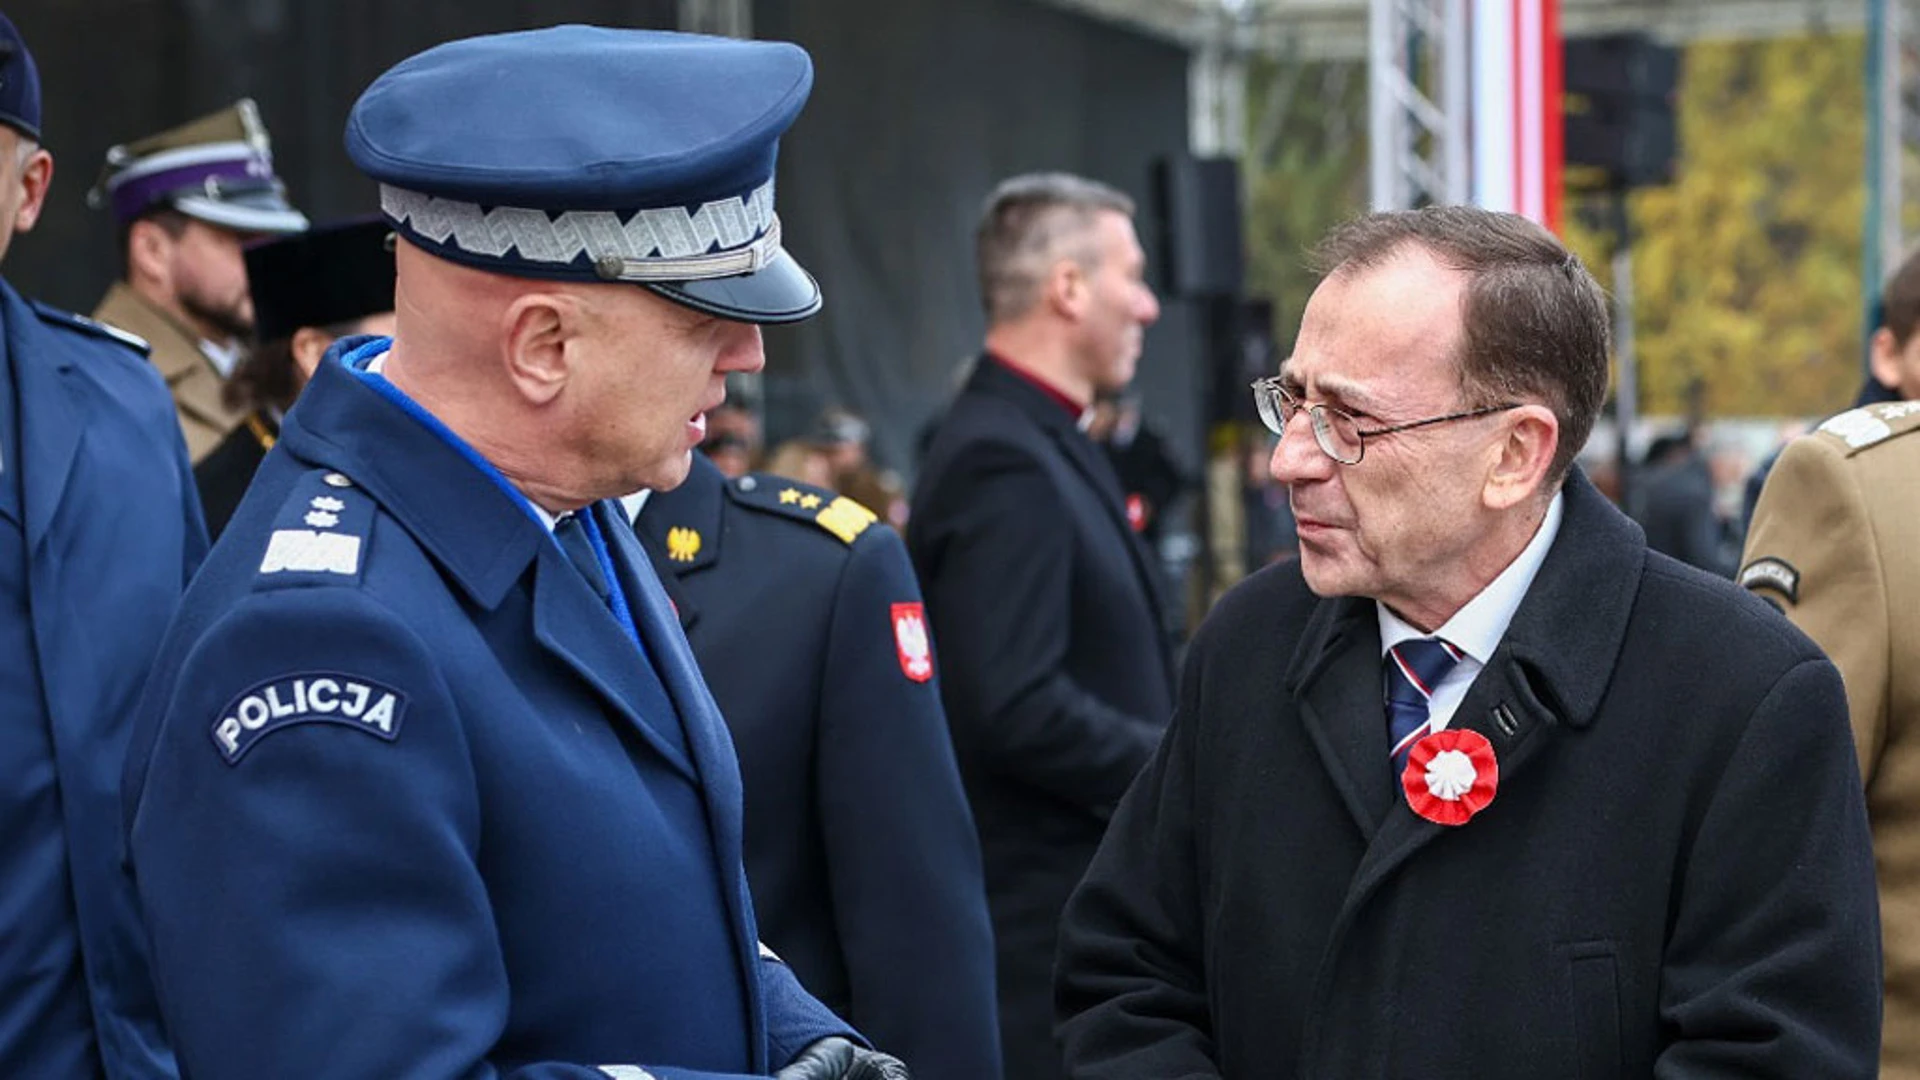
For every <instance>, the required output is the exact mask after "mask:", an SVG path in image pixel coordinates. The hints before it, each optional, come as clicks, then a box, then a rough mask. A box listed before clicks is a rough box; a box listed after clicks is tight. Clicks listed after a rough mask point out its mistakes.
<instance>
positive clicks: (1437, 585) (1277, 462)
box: [1270, 250, 1503, 621]
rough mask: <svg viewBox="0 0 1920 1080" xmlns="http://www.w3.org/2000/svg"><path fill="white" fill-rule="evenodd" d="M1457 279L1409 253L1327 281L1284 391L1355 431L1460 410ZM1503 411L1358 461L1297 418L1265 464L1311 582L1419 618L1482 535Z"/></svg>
mask: <svg viewBox="0 0 1920 1080" xmlns="http://www.w3.org/2000/svg"><path fill="white" fill-rule="evenodd" d="M1465 284H1466V279H1465V277H1464V276H1463V275H1461V274H1460V273H1459V272H1457V271H1453V270H1449V269H1447V268H1445V267H1442V266H1441V265H1439V264H1438V263H1436V262H1434V261H1433V259H1432V258H1431V257H1430V256H1428V255H1427V254H1425V253H1424V252H1420V251H1417V250H1415V251H1409V252H1407V253H1405V254H1403V255H1399V256H1396V257H1394V258H1392V259H1391V260H1390V261H1389V262H1387V263H1385V264H1384V265H1381V266H1379V267H1376V268H1373V269H1368V270H1358V271H1354V272H1353V273H1352V274H1351V275H1349V274H1347V273H1339V274H1335V275H1333V276H1331V277H1329V278H1327V279H1326V280H1325V281H1324V282H1322V283H1321V285H1320V287H1319V288H1318V289H1316V290H1314V293H1313V296H1312V298H1311V299H1309V300H1308V302H1307V309H1306V313H1305V315H1304V317H1303V319H1302V322H1301V325H1300V336H1299V338H1298V340H1297V343H1296V345H1295V348H1294V353H1293V355H1292V356H1291V357H1289V358H1288V359H1287V361H1286V362H1285V363H1284V364H1282V365H1281V368H1280V374H1281V377H1282V378H1283V380H1285V383H1286V385H1287V388H1288V390H1289V392H1291V393H1292V394H1293V395H1294V396H1295V397H1297V398H1300V399H1302V400H1304V401H1306V402H1308V403H1310V404H1324V405H1328V406H1332V407H1335V408H1339V409H1341V410H1344V411H1345V412H1347V413H1350V414H1352V415H1353V416H1354V417H1355V418H1356V419H1357V420H1358V421H1359V427H1360V428H1361V429H1363V430H1373V429H1375V428H1382V427H1388V426H1391V425H1394V424H1401V423H1408V422H1411V421H1414V420H1421V419H1425V418H1427V417H1432V416H1439V415H1443V414H1445V413H1450V412H1455V411H1458V410H1460V409H1462V408H1463V407H1464V406H1463V400H1464V399H1463V396H1462V394H1461V391H1460V387H1459V380H1458V376H1457V375H1456V373H1455V366H1454V363H1453V359H1452V356H1453V350H1454V348H1455V346H1456V344H1457V343H1458V342H1459V340H1460V336H1461V333H1462V330H1461V326H1460V312H1461V303H1462V300H1463V294H1464V289H1465ZM1499 415H1500V414H1495V415H1494V416H1489V417H1480V418H1475V419H1470V420H1462V421H1459V422H1457V423H1450V424H1440V425H1436V426H1433V427H1426V428H1416V429H1414V430H1411V431H1405V432H1400V433H1397V434H1394V435H1390V436H1380V437H1376V438H1371V439H1367V440H1366V441H1365V454H1364V456H1363V457H1362V459H1361V460H1360V462H1359V463H1357V464H1354V465H1340V464H1338V463H1336V462H1335V461H1334V460H1333V459H1332V458H1330V457H1328V456H1327V455H1326V454H1325V453H1323V452H1322V451H1321V449H1320V447H1319V445H1318V444H1317V443H1316V442H1315V441H1314V436H1313V431H1312V424H1311V421H1310V418H1309V415H1308V414H1307V413H1306V412H1305V411H1304V410H1303V411H1302V412H1300V413H1299V414H1297V415H1295V416H1294V417H1293V419H1292V420H1290V421H1289V422H1288V423H1287V427H1286V433H1285V434H1284V435H1283V436H1282V437H1281V439H1280V441H1279V444H1278V445H1277V446H1276V447H1275V448H1274V451H1273V456H1272V459H1271V462H1270V467H1271V470H1272V473H1273V477H1274V479H1276V480H1278V481H1280V482H1281V483H1283V484H1286V485H1287V487H1288V500H1289V502H1290V503H1291V505H1292V508H1293V513H1294V517H1295V520H1296V522H1297V523H1298V526H1299V536H1300V563H1301V569H1302V571H1303V572H1304V573H1305V575H1306V579H1307V584H1308V586H1309V587H1310V588H1312V589H1313V591H1314V592H1315V593H1317V594H1319V595H1321V596H1365V597H1371V598H1373V599H1376V600H1380V601H1382V602H1384V603H1386V604H1387V605H1388V606H1390V607H1392V608H1394V609H1395V610H1396V611H1398V612H1400V613H1401V614H1402V615H1403V616H1406V617H1408V618H1409V619H1415V621H1418V620H1417V619H1416V617H1415V615H1414V614H1413V613H1416V612H1420V611H1422V610H1423V609H1426V608H1428V607H1429V606H1431V604H1432V602H1433V601H1434V599H1435V597H1437V596H1446V595H1449V594H1451V593H1452V592H1454V591H1455V590H1454V586H1456V585H1457V583H1458V581H1459V580H1460V578H1461V575H1462V574H1463V573H1470V572H1471V571H1468V570H1465V569H1464V568H1465V567H1466V566H1468V565H1469V563H1470V560H1469V559H1467V558H1466V556H1467V555H1468V554H1470V553H1471V552H1473V551H1474V550H1475V548H1476V544H1477V542H1478V541H1480V539H1481V538H1482V537H1483V536H1484V535H1485V534H1486V532H1487V531H1488V528H1489V524H1488V521H1487V518H1486V512H1485V511H1484V509H1483V507H1482V505H1481V501H1480V496H1481V489H1482V484H1483V482H1484V477H1485V475H1486V468H1483V467H1481V466H1483V465H1485V466H1487V467H1490V465H1491V462H1492V461H1493V460H1494V459H1496V458H1497V457H1498V454H1499V443H1500V439H1501V436H1502V431H1503V429H1502V428H1501V425H1500V421H1499V419H1498V417H1499ZM1468 595H1471V593H1470V592H1469V593H1468Z"/></svg>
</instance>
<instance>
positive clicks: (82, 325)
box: [27, 300, 153, 356]
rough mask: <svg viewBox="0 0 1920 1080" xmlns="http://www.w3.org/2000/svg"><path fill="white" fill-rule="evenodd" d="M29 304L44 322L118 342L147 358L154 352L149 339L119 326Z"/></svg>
mask: <svg viewBox="0 0 1920 1080" xmlns="http://www.w3.org/2000/svg"><path fill="white" fill-rule="evenodd" d="M27 303H28V304H29V305H31V306H32V308H33V310H34V311H36V312H38V313H39V315H40V318H41V319H42V320H43V321H46V322H50V323H52V324H54V325H55V326H64V327H66V328H67V329H69V330H78V331H80V332H81V333H83V334H91V335H93V336H94V337H100V338H106V339H108V340H110V341H117V342H119V343H120V344H122V345H125V346H127V347H128V348H130V349H133V350H135V351H137V352H139V354H140V355H141V356H145V355H147V354H148V353H150V352H152V351H153V346H152V345H150V344H148V343H147V339H146V338H143V337H141V336H140V335H138V334H129V333H127V332H126V331H125V330H122V329H120V328H119V327H117V326H108V325H107V324H106V323H103V322H101V321H100V320H98V319H89V318H87V317H86V316H85V315H75V314H74V313H73V312H71V311H62V310H60V309H59V308H57V307H53V306H51V305H49V304H43V303H41V302H40V301H38V300H29V301H27Z"/></svg>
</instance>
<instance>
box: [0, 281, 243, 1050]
mask: <svg viewBox="0 0 1920 1080" xmlns="http://www.w3.org/2000/svg"><path fill="white" fill-rule="evenodd" d="M0 324H4V326H5V332H6V350H7V358H8V360H9V362H10V365H11V367H12V369H13V376H14V387H13V389H14V392H15V409H14V415H13V416H10V417H6V418H4V420H0V423H4V424H9V425H14V426H15V430H16V431H17V432H18V454H19V460H18V461H6V462H5V463H4V464H3V465H0V468H4V469H6V470H14V471H15V474H16V478H17V481H18V487H17V488H14V489H13V494H14V495H15V496H17V498H18V500H19V502H18V504H17V506H16V507H15V510H16V511H17V512H18V518H17V520H14V521H8V522H4V523H0V524H4V525H5V527H6V528H7V530H8V533H7V539H6V542H5V543H4V544H0V549H4V550H6V551H7V552H8V553H9V558H10V560H15V561H10V563H9V566H8V568H7V570H6V573H5V574H4V575H0V579H4V580H7V581H15V580H16V579H15V577H14V575H15V574H16V573H19V572H20V571H22V570H23V571H24V573H23V575H22V576H21V577H20V578H19V579H17V580H18V582H19V583H20V584H22V585H24V596H10V597H8V598H7V603H6V607H5V609H4V610H5V612H6V616H7V617H8V618H16V617H20V616H22V615H24V617H25V618H26V620H27V625H26V626H24V627H22V626H10V627H7V628H6V630H5V631H4V632H0V639H3V640H6V641H7V642H9V643H10V645H9V648H12V647H15V646H17V645H19V644H20V643H21V642H25V643H26V644H27V646H28V648H27V651H26V652H24V653H23V654H18V655H15V656H10V657H8V658H6V659H5V660H4V661H0V671H14V670H15V669H14V668H13V667H11V665H13V664H15V663H20V664H23V665H26V668H25V669H24V670H25V671H29V672H31V673H32V675H30V676H28V678H29V679H30V678H32V677H33V676H37V678H38V682H39V690H40V694H39V704H40V705H41V706H42V708H41V709H39V710H31V708H30V707H29V708H30V711H29V713H28V715H18V716H16V715H9V716H7V717H6V718H5V719H6V721H7V722H6V724H5V725H4V728H0V762H3V763H4V764H3V765H0V770H3V771H0V787H3V788H4V790H5V791H6V793H7V794H6V795H5V797H4V800H3V801H0V806H3V807H4V809H5V813H4V819H5V821H6V822H7V827H6V829H5V830H4V836H5V839H4V840H0V883H4V885H3V886H0V1075H6V1076H59V1077H80V1076H90V1075H99V1074H101V1073H104V1074H105V1075H107V1076H114V1077H121V1076H130V1077H131V1076H138V1077H148V1076H170V1075H172V1073H173V1064H172V1057H171V1055H170V1054H169V1053H168V1052H167V1049H166V1046H165V1043H164V1041H163V1039H162V1037H161V1035H160V1032H159V1029H158V1027H157V1024H156V1018H155V1016H154V1014H153V1011H152V1010H153V1007H152V999H151V993H150V990H149V988H148V980H147V975H146V970H145V959H144V955H143V949H142V946H141V941H140V933H139V923H138V919H137V916H136V915H135V913H134V907H133V898H132V893H131V890H130V888H129V887H128V882H127V881H126V879H125V877H124V876H123V874H122V871H121V861H122V854H123V846H122V841H121V833H120V801H119V789H120V785H119V780H120V766H121V761H122V758H123V756H124V753H125V749H126V745H127V737H128V732H129V731H130V730H131V727H132V724H131V717H132V715H133V711H134V707H135V705H136V703H137V701H138V698H139V694H140V687H141V684H142V683H144V682H145V681H146V677H147V669H148V667H149V665H150V664H151V663H152V660H153V657H154V653H155V652H156V650H157V649H158V648H159V646H160V639H161V636H162V634H163V633H164V632H165V630H166V625H167V620H168V619H169V618H170V617H171V616H172V615H173V613H174V609H175V607H176V606H177V605H178V603H179V601H180V594H181V592H182V590H184V589H185V588H186V583H187V579H188V578H189V577H191V576H192V573H193V570H194V568H195V567H196V566H198V565H199V562H200V559H201V558H202V557H203V556H204V555H205V554H206V532H205V529H204V528H203V527H202V525H201V523H200V506H199V502H198V500H197V499H196V498H195V495H194V489H193V480H192V477H191V475H190V474H189V472H188V469H187V456H186V446H185V444H184V443H183V442H182V440H181V437H180V428H179V425H178V424H177V423H176V422H175V420H174V416H173V405H172V402H171V400H170V399H169V398H168V397H167V390H166V386H165V385H164V384H163V383H162V382H161V381H160V377H159V375H158V374H156V373H155V372H154V370H153V367H152V365H150V364H149V363H147V360H146V357H145V356H144V355H143V353H142V351H141V350H140V349H139V348H137V347H136V346H135V345H130V344H129V343H128V339H125V338H124V336H123V335H118V334H116V333H113V332H110V331H107V330H106V329H104V328H102V327H100V326H98V325H97V324H93V323H91V322H89V321H85V320H81V319H79V318H78V317H77V316H73V315H68V314H66V313H65V312H59V311H55V310H54V309H52V308H48V307H44V306H41V305H39V304H35V303H32V302H30V301H27V300H23V299H22V298H21V297H20V295H19V294H18V293H16V292H15V291H14V290H13V288H12V287H11V286H9V285H7V284H6V283H5V282H0ZM4 370H5V369H4V368H3V367H0V372H4ZM14 479H15V478H9V479H8V483H9V484H12V483H14ZM22 555H24V560H18V557H19V556H22ZM11 689H13V690H16V691H21V690H25V688H24V687H21V686H18V685H16V686H15V687H13V688H11ZM28 696H30V692H29V695H28ZM0 700H3V699H0Z"/></svg>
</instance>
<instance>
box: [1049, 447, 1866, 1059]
mask: <svg viewBox="0 0 1920 1080" xmlns="http://www.w3.org/2000/svg"><path fill="white" fill-rule="evenodd" d="M1180 697H1181V701H1180V708H1179V711H1178V713H1177V715H1176V717H1175V719H1174V722H1173V727H1172V729H1171V731H1170V732H1169V734H1168V736H1167V739H1166V741H1165V743H1163V745H1162V746H1161V748H1160V749H1159V751H1158V752H1157V753H1156V755H1155V757H1154V760H1153V762H1152V764H1151V765H1149V766H1148V768H1147V770H1146V771H1145V772H1144V773H1143V774H1142V775H1141V778H1140V780H1139V782H1138V783H1137V784H1136V785H1135V787H1134V789H1133V790H1132V791H1131V792H1129V793H1128V795H1127V798H1126V801H1125V802H1124V803H1123V804H1122V806H1121V808H1120V810H1119V812H1118V813H1117V814H1116V815H1115V818H1114V822H1113V827H1112V830H1111V831H1110V832H1109V833H1108V836H1107V839H1106V841H1105V843H1104V844H1103V846H1102V848H1101V851H1100V854H1099V856H1098V857H1097V858H1096V859H1095V860H1094V863H1093V866H1092V868H1091V869H1090V870H1089V872H1088V875H1087V879H1086V882H1085V883H1084V884H1083V885H1081V887H1080V889H1079V890H1078V891H1077V892H1076V893H1075V895H1074V898H1073V902H1072V904H1071V905H1070V907H1069V908H1068V911H1067V918H1066V923H1065V926H1064V928H1063V930H1062V942H1061V954H1060V1007H1061V1015H1062V1026H1061V1031H1062V1035H1063V1039H1064V1043H1065V1047H1066V1052H1067V1057H1068V1061H1069V1065H1070V1068H1071V1071H1072V1074H1073V1075H1074V1076H1077V1077H1101V1078H1135V1077H1137V1078H1141V1080H1146V1078H1149V1077H1150V1078H1153V1080H1167V1078H1169V1077H1181V1078H1197V1077H1255V1076H1258V1077H1299V1078H1315V1080H1317V1078H1320V1077H1341V1078H1343V1080H1374V1078H1378V1080H1386V1078H1390V1077H1394V1078H1398V1077H1415V1076H1417V1077H1447V1078H1451V1077H1475V1078H1482V1080H1538V1078H1542V1077H1553V1078H1555V1080H1597V1078H1606V1080H1615V1078H1619V1077H1629V1076H1634V1077H1648V1076H1656V1075H1657V1076H1661V1077H1681V1076H1741V1077H1750V1078H1777V1080H1789V1078H1802V1077H1815V1076H1818V1077H1823V1078H1836V1080H1838V1078H1856V1077H1857V1078H1862V1080H1864V1078H1868V1077H1872V1076H1873V1075H1874V1074H1875V1070H1876V1068H1877V1065H1878V1060H1877V1047H1878V1036H1879V1020H1880V976H1879V932H1878V921H1877V907H1876V901H1875V891H1874V867H1873V854H1872V850H1871V848H1870V846H1869V840H1868V834H1867V821H1866V811H1865V807H1864V805H1863V799H1862V794H1861V788H1860V776H1859V771H1858V768H1857V766H1856V765H1855V762H1854V756H1853V748H1852V743H1851V738H1850V735H1849V733H1848V728H1847V714H1846V701H1845V697H1844V695H1843V693H1842V690H1841V686H1840V681H1839V678H1838V676H1837V674H1836V673H1835V671H1834V669H1833V667H1832V665H1831V664H1829V663H1828V662H1827V661H1826V659H1825V658H1824V657H1822V656H1821V654H1820V652H1819V650H1818V649H1817V648H1815V647H1814V645H1813V643H1812V642H1810V641H1808V640H1807V639H1806V638H1805V637H1804V636H1802V635H1801V634H1800V633H1799V632H1798V631H1796V630H1794V629H1793V628H1792V627H1791V626H1790V625H1788V624H1787V622H1786V621H1785V620H1784V619H1781V618H1780V617H1779V615H1778V614H1777V613H1776V612H1774V611H1772V610H1771V609H1769V608H1768V607H1767V606H1766V605H1765V604H1763V603H1760V602H1758V601H1756V600H1754V599H1753V598H1752V597H1749V596H1745V595H1742V594H1741V592H1740V591H1739V590H1738V589H1736V588H1735V587H1734V586H1733V585H1732V584H1731V583H1729V582H1726V581H1722V580H1717V579H1714V578H1712V577H1710V576H1708V575H1706V574H1703V573H1701V572H1699V571H1697V570H1694V569H1692V568H1689V567H1685V566H1682V565H1681V564H1679V563H1677V562H1674V561H1673V560H1671V559H1669V558H1666V557H1664V556H1661V555H1657V554H1651V553H1649V552H1648V551H1647V549H1646V545H1645V543H1644V541H1643V540H1642V537H1641V533H1640V530H1639V528H1638V527H1636V526H1635V525H1634V524H1633V523H1631V522H1630V521H1628V520H1626V519H1625V518H1624V517H1623V516H1622V515H1620V514H1619V513H1618V512H1617V511H1615V510H1614V509H1613V507H1612V506H1611V505H1610V504H1609V503H1607V502H1606V500H1605V499H1604V498H1603V497H1601V496H1600V495H1599V494H1598V493H1597V492H1596V491H1595V490H1594V489H1593V487H1592V486H1591V485H1590V484H1588V483H1587V482H1586V480H1585V479H1584V477H1581V476H1580V475H1578V474H1577V473H1576V474H1575V475H1574V476H1573V477H1572V478H1571V479H1570V480H1569V481H1568V484H1567V487H1566V508H1565V516H1564V518H1563V520H1562V523H1561V527H1560V532H1559V535H1558V537H1557V538H1556V540H1555V542H1554V544H1553V547H1552V548H1551V549H1550V551H1549V553H1548V555H1547V559H1546V562H1545V563H1544V564H1543V565H1542V567H1541V569H1540V572H1539V574H1538V576H1537V577H1536V578H1535V579H1534V582H1533V585H1532V587H1531V589H1530V590H1529V591H1528V593H1527V595H1526V598H1525V599H1524V600H1523V601H1522V603H1521V605H1520V608H1519V610H1518V611H1517V612H1516V613H1515V615H1514V618H1513V622H1512V624H1511V625H1510V626H1509V628H1508V630H1507V634H1506V636H1505V638H1504V639H1503V640H1502V641H1501V644H1500V646H1499V648H1498V649H1497V650H1496V652H1495V654H1494V656H1493V658H1492V660H1491V662H1490V663H1489V664H1488V666H1487V667H1486V668H1485V669H1484V670H1483V671H1481V672H1480V674H1479V676H1478V677H1477V678H1476V679H1475V680H1474V683H1473V685H1472V687H1471V689H1470V690H1469V691H1468V693H1467V696H1466V698H1465V699H1464V700H1463V701H1462V702H1461V705H1460V707H1459V710H1458V711H1457V712H1456V713H1455V714H1454V720H1453V724H1454V726H1455V727H1460V728H1466V729H1471V730H1473V731H1477V732H1479V733H1481V734H1482V735H1484V736H1485V737H1486V738H1487V739H1488V740H1489V741H1490V742H1491V744H1492V746H1493V749H1494V752H1495V754H1496V756H1497V759H1498V774H1499V780H1498V788H1497V790H1496V792H1495V794H1494V798H1493V801H1492V802H1491V803H1490V804H1489V805H1488V806H1487V807H1486V808H1485V809H1484V810H1483V811H1481V812H1480V813H1479V814H1478V816H1476V817H1473V818H1472V819H1470V820H1469V821H1467V822H1466V823H1465V824H1463V825H1460V826H1456V827H1448V826H1442V825H1437V824H1434V823H1432V822H1429V821H1427V820H1424V819H1422V818H1420V817H1418V816H1416V815H1415V813H1414V812H1413V810H1412V809H1410V807H1409V805H1408V802H1407V799H1406V796H1405V795H1404V793H1403V792H1402V791H1401V790H1399V789H1398V788H1397V786H1396V785H1395V784H1394V783H1393V782H1392V778H1391V777H1390V775H1389V773H1390V770H1389V769H1388V767H1387V765H1386V762H1387V741H1386V740H1387V736H1386V722H1385V718H1384V706H1383V704H1382V684H1381V667H1380V641H1379V631H1378V621H1377V618H1376V616H1375V612H1374V605H1373V602H1372V601H1370V600H1363V599H1354V598H1335V599H1320V598H1317V597H1315V596H1314V595H1313V594H1312V593H1311V592H1309V591H1308V589H1307V587H1306V584H1305V582H1304V581H1303V579H1302V577H1301V574H1300V569H1299V565H1298V564H1297V563H1291V562H1290V563H1285V564H1281V565H1277V566H1274V567H1272V568H1269V569H1268V570H1265V571H1262V572H1261V573H1259V574H1257V575H1255V576H1254V577H1252V578H1250V579H1249V580H1247V581H1246V582H1244V583H1242V584H1241V585H1240V586H1239V587H1238V588H1236V589H1235V590H1234V591H1233V592H1231V593H1230V594H1228V596H1227V597H1225V598H1224V599H1222V601H1221V602H1220V605H1219V606H1218V607H1217V608H1216V610H1215V612H1214V614H1213V615H1212V616H1210V617H1209V618H1208V620H1207V622H1206V624H1205V625H1204V626H1203V627H1202V628H1201V631H1200V633H1199V635H1198V636H1197V637H1196V639H1195V643H1194V646H1193V648H1192V650H1191V652H1190V653H1189V655H1188V658H1187V667H1186V670H1185V673H1184V675H1183V678H1182V681H1181V689H1180Z"/></svg>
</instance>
